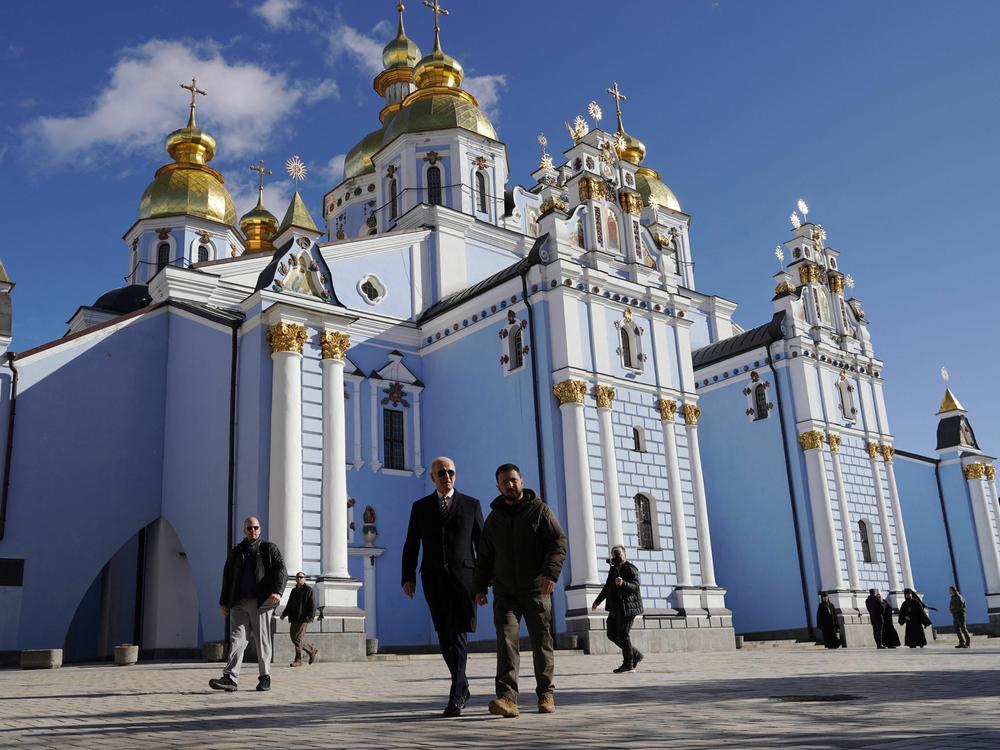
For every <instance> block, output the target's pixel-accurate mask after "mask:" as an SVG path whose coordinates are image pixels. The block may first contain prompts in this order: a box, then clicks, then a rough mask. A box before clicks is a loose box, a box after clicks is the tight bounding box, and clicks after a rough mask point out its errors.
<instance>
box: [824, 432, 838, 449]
mask: <svg viewBox="0 0 1000 750" xmlns="http://www.w3.org/2000/svg"><path fill="white" fill-rule="evenodd" d="M826 442H827V445H829V446H830V453H837V452H838V451H839V450H840V435H838V434H837V433H836V432H831V433H830V434H829V435H827V436H826Z"/></svg>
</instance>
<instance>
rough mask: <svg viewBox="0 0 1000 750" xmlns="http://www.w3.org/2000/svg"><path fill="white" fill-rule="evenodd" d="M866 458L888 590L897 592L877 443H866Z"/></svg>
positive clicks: (897, 574) (896, 572) (894, 560)
mask: <svg viewBox="0 0 1000 750" xmlns="http://www.w3.org/2000/svg"><path fill="white" fill-rule="evenodd" d="M868 457H869V458H870V459H871V468H872V477H873V481H874V484H875V502H876V503H877V504H878V519H879V525H881V527H882V550H883V554H884V555H885V567H886V572H887V573H888V574H889V590H890V591H892V592H899V591H900V590H901V587H900V584H899V572H898V571H897V570H896V552H895V548H894V547H893V546H892V534H890V533H889V513H888V510H887V509H886V504H885V491H884V490H883V489H882V470H881V469H879V463H880V461H879V447H878V443H874V442H869V443H868Z"/></svg>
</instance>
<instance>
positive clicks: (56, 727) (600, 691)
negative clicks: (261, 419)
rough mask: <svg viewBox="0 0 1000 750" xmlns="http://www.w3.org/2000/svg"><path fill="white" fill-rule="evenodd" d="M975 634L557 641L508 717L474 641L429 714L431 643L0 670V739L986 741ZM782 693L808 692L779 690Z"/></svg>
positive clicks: (953, 749) (985, 689)
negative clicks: (867, 639)
mask: <svg viewBox="0 0 1000 750" xmlns="http://www.w3.org/2000/svg"><path fill="white" fill-rule="evenodd" d="M977 641H980V643H977V644H976V646H974V648H973V649H972V650H970V651H959V650H956V649H954V648H952V647H951V646H950V645H934V646H930V647H928V648H927V649H924V650H923V651H910V650H909V649H900V650H898V651H875V650H869V651H861V650H849V651H833V652H827V651H824V650H823V649H821V648H801V647H800V648H793V649H760V650H745V651H734V652H732V653H727V654H719V653H711V654H695V653H684V654H663V655H650V656H649V657H647V658H646V660H645V661H644V662H643V664H642V670H641V671H640V672H638V673H635V674H628V675H614V674H611V669H612V668H613V667H615V666H617V660H616V659H615V658H613V657H611V656H593V657H585V656H582V655H578V654H575V653H560V654H557V657H556V688H557V689H556V703H557V705H558V712H557V713H556V714H555V715H551V716H540V715H538V714H536V713H531V712H530V711H531V709H533V708H534V701H533V697H534V696H533V693H531V692H528V693H527V694H525V695H524V696H523V698H524V700H523V701H522V709H523V710H525V713H523V714H522V715H521V717H520V718H519V719H500V718H497V717H493V716H490V715H488V714H487V712H486V703H487V701H488V699H489V697H490V694H491V693H492V686H493V679H492V671H493V665H494V661H493V658H492V657H491V656H488V655H483V654H474V655H473V656H472V657H471V658H470V665H469V676H470V679H471V680H472V692H473V698H472V701H471V704H470V706H469V707H468V708H467V709H466V712H465V714H464V715H463V716H462V717H461V718H460V719H440V718H438V717H437V715H438V714H439V712H440V710H441V709H442V707H443V704H444V701H443V696H444V695H445V691H446V687H447V682H446V680H445V679H444V665H443V663H442V662H441V661H440V660H439V659H437V658H428V657H418V658H413V659H406V660H396V661H378V662H371V663H360V664H358V663H355V664H316V665H314V666H312V667H303V668H301V669H290V668H288V667H286V666H280V667H276V668H275V670H274V689H273V690H272V691H271V692H270V693H256V692H254V691H253V687H254V685H255V684H256V670H255V669H251V670H250V671H249V673H244V680H243V684H242V685H241V689H240V691H239V692H238V693H235V694H225V693H215V692H213V691H211V690H209V688H208V680H209V678H210V677H214V676H216V675H218V674H219V672H220V665H215V664H201V663H181V664H149V665H138V666H134V667H114V666H110V665H103V664H102V665H90V666H70V667H64V668H62V669H59V670H55V671H19V670H5V671H2V672H0V696H2V699H0V746H2V747H10V746H14V747H75V748H88V750H93V749H95V748H106V747H108V748H110V747H130V748H139V747H142V748H146V747H150V748H152V747H195V746H198V747H202V748H217V747H232V748H237V747H238V748H246V747H261V746H270V747H276V748H284V747H295V748H322V747H363V746H368V747H375V748H382V747H392V748H396V747H399V748H403V747H435V748H440V747H441V746H443V745H446V746H451V747H472V746H481V747H500V746H506V747H551V748H580V747H599V748H608V747H664V746H667V745H668V744H669V745H670V746H671V747H674V748H678V747H684V748H689V747H690V748H723V747H724V748H731V747H737V748H842V747H843V748H906V750H923V749H925V748H935V749H936V748H948V749H949V750H959V749H960V748H997V747H1000V702H998V700H997V697H998V695H1000V680H998V676H1000V643H997V644H996V645H993V644H992V643H986V642H985V639H977ZM524 661H525V662H527V666H528V668H529V669H530V659H526V660H524ZM526 685H527V686H531V685H533V680H532V679H531V677H530V676H529V677H528V680H527V681H526V682H523V683H522V687H524V686H526ZM792 697H797V698H802V697H812V698H813V701H812V702H800V701H789V700H779V698H792ZM820 697H837V698H838V700H834V701H825V702H817V701H816V699H817V698H820ZM845 699H846V700H845Z"/></svg>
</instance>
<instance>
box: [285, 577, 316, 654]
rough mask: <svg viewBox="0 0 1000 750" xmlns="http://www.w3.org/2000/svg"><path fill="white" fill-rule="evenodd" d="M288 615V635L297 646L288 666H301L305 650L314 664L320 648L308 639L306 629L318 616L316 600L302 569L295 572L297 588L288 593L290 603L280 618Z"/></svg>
mask: <svg viewBox="0 0 1000 750" xmlns="http://www.w3.org/2000/svg"><path fill="white" fill-rule="evenodd" d="M286 617H287V618H288V623H289V629H288V636H289V638H291V639H292V645H293V646H294V647H295V658H294V659H293V660H292V663H291V664H289V665H288V666H290V667H301V666H302V653H303V652H305V653H306V655H307V656H308V657H309V663H310V664H312V663H313V662H314V661H316V654H318V653H319V650H318V649H317V648H316V647H315V646H313V645H312V644H311V643H309V641H307V640H306V630H307V629H308V628H309V623H311V622H312V621H313V619H314V618H315V617H316V600H315V599H314V598H313V590H312V586H310V585H309V584H308V583H306V574H305V573H303V572H302V571H301V570H300V571H299V572H298V573H296V574H295V588H293V589H292V591H291V593H290V594H289V595H288V604H286V605H285V609H284V611H283V612H282V613H281V617H280V619H282V620H283V619H285V618H286Z"/></svg>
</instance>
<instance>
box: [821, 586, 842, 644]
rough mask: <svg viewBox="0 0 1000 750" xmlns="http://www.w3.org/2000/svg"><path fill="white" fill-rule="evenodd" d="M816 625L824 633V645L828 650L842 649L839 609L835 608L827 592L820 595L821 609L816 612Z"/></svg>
mask: <svg viewBox="0 0 1000 750" xmlns="http://www.w3.org/2000/svg"><path fill="white" fill-rule="evenodd" d="M816 624H817V625H819V629H820V630H821V631H823V645H824V646H826V647H827V648H839V647H840V627H839V624H838V622H837V608H836V607H834V606H833V602H831V601H830V597H829V596H828V595H827V594H826V592H825V591H824V592H822V593H821V594H820V595H819V608H818V609H817V610H816Z"/></svg>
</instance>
